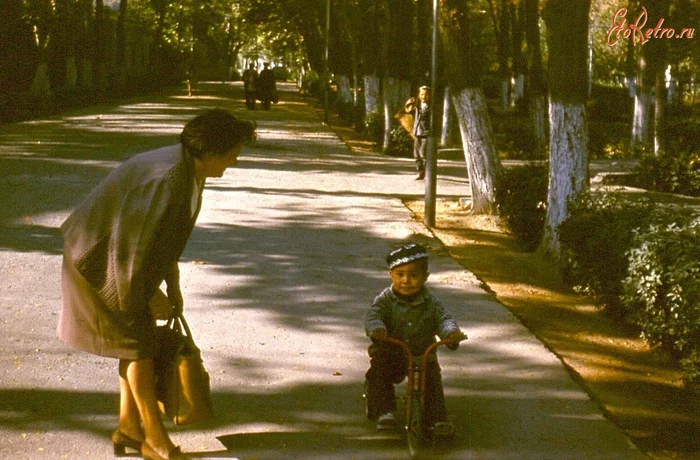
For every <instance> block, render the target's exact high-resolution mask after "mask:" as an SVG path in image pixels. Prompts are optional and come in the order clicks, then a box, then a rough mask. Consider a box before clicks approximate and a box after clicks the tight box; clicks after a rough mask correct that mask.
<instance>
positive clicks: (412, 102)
mask: <svg viewBox="0 0 700 460" xmlns="http://www.w3.org/2000/svg"><path fill="white" fill-rule="evenodd" d="M404 108H405V110H406V112H407V113H412V114H413V131H412V133H411V134H413V137H414V140H413V158H414V159H415V160H416V169H417V170H418V175H417V176H416V180H420V179H424V178H425V159H426V155H427V152H428V136H430V87H428V86H421V87H420V89H419V90H418V102H416V99H415V98H413V97H412V98H411V99H409V100H408V101H406V104H405V107H404Z"/></svg>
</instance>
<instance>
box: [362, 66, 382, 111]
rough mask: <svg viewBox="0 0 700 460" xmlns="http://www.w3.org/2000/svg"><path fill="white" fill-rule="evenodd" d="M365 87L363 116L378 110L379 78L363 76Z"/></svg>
mask: <svg viewBox="0 0 700 460" xmlns="http://www.w3.org/2000/svg"><path fill="white" fill-rule="evenodd" d="M364 86H365V114H369V113H371V112H375V111H377V110H379V77H377V76H376V75H365V76H364Z"/></svg>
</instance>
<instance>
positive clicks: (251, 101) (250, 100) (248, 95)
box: [245, 91, 255, 110]
mask: <svg viewBox="0 0 700 460" xmlns="http://www.w3.org/2000/svg"><path fill="white" fill-rule="evenodd" d="M245 105H246V107H248V109H250V110H255V91H246V92H245Z"/></svg>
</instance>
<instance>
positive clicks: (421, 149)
mask: <svg viewBox="0 0 700 460" xmlns="http://www.w3.org/2000/svg"><path fill="white" fill-rule="evenodd" d="M427 153H428V138H427V137H424V136H416V139H415V140H414V141H413V158H414V159H415V160H416V169H417V171H418V175H419V176H421V177H424V176H425V158H426V155H427Z"/></svg>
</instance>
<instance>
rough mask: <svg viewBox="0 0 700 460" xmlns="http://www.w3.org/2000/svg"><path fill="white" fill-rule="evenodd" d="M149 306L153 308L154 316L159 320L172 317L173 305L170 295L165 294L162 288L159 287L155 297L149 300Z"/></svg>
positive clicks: (152, 313)
mask: <svg viewBox="0 0 700 460" xmlns="http://www.w3.org/2000/svg"><path fill="white" fill-rule="evenodd" d="M148 307H149V308H150V309H151V315H152V316H153V318H154V319H157V320H158V319H160V320H165V319H170V317H171V316H172V314H173V307H172V305H170V301H169V300H168V296H166V295H165V294H163V291H161V290H160V289H157V290H156V293H155V294H153V297H151V300H150V301H149V302H148Z"/></svg>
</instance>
